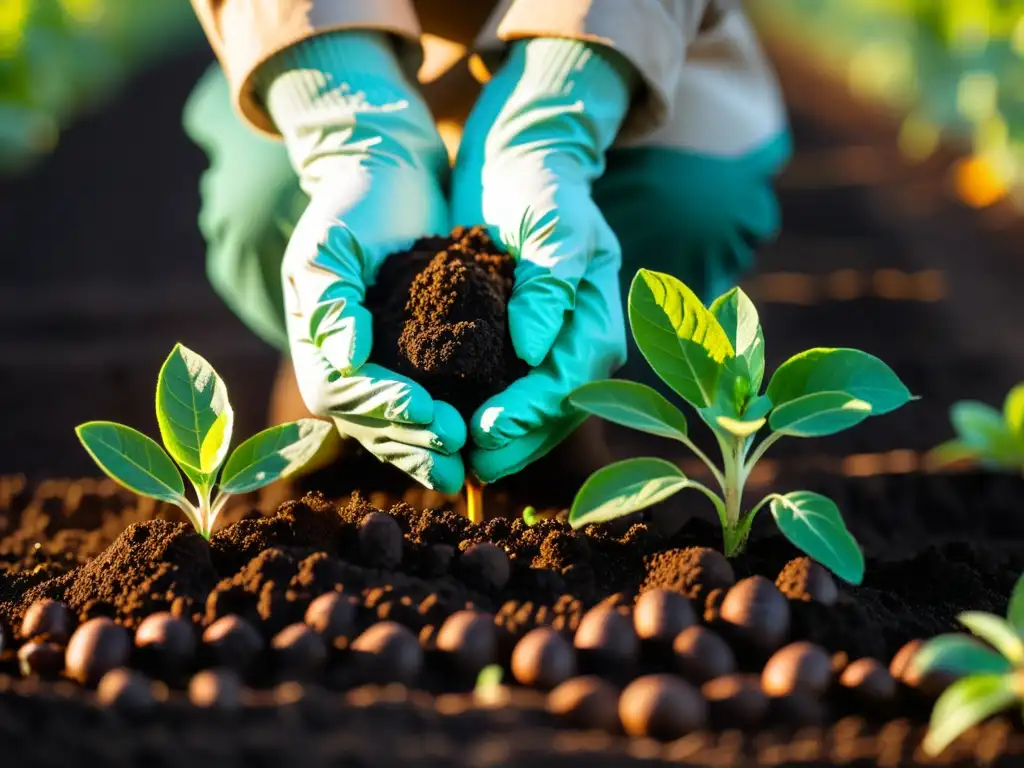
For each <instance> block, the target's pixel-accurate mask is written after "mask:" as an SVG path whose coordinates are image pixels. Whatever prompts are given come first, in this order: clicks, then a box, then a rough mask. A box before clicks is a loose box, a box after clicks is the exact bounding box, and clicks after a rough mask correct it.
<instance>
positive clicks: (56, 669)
mask: <svg viewBox="0 0 1024 768" xmlns="http://www.w3.org/2000/svg"><path fill="white" fill-rule="evenodd" d="M18 668H19V669H20V670H21V674H22V675H24V676H25V677H38V678H41V679H43V680H52V679H53V678H55V677H57V675H59V674H60V672H61V670H62V669H64V649H63V648H62V647H61V646H59V645H57V644H56V643H47V642H45V641H43V640H29V641H28V642H27V643H25V644H24V645H22V646H21V647H20V648H19V649H18Z"/></svg>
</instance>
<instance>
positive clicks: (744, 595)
mask: <svg viewBox="0 0 1024 768" xmlns="http://www.w3.org/2000/svg"><path fill="white" fill-rule="evenodd" d="M719 615H720V616H721V619H722V620H723V621H725V622H727V623H728V624H731V625H732V627H733V629H734V630H735V631H736V633H737V635H738V636H739V638H740V639H742V640H743V641H744V642H745V643H747V644H748V645H750V646H751V647H754V648H757V649H758V650H760V651H762V652H764V653H771V652H772V651H774V650H776V649H777V648H778V647H779V646H780V645H782V643H784V642H785V640H786V636H787V635H788V634H789V603H788V602H787V601H786V598H785V597H784V596H783V594H782V593H781V592H779V590H778V589H777V588H776V586H775V585H774V584H772V583H771V582H770V581H769V580H768V579H766V578H765V577H764V576H749V577H747V578H745V579H742V580H741V581H738V582H736V584H735V585H734V586H733V587H731V588H730V589H729V591H728V592H727V593H726V595H725V599H724V600H723V601H722V607H721V610H720V611H719Z"/></svg>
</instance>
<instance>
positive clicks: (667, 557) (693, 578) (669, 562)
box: [641, 547, 736, 602]
mask: <svg viewBox="0 0 1024 768" xmlns="http://www.w3.org/2000/svg"><path fill="white" fill-rule="evenodd" d="M646 565H647V576H646V579H645V580H644V583H643V585H642V586H641V591H642V592H644V591H647V590H649V589H656V588H658V587H661V588H663V589H667V590H671V591H672V592H678V593H679V594H681V595H683V596H684V597H688V598H689V599H691V600H697V601H698V602H699V601H703V600H704V599H705V597H706V596H707V594H708V593H709V592H711V591H712V590H715V589H728V588H729V587H731V586H732V585H733V584H735V583H736V574H735V572H734V571H733V569H732V565H730V564H729V561H728V560H727V559H726V558H725V555H723V554H722V553H721V552H719V551H718V550H715V549H711V548H710V547H685V548H683V549H667V550H665V551H663V552H659V553H657V554H655V555H653V556H651V557H649V558H648V559H647V563H646Z"/></svg>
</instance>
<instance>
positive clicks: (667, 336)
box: [568, 269, 914, 584]
mask: <svg viewBox="0 0 1024 768" xmlns="http://www.w3.org/2000/svg"><path fill="white" fill-rule="evenodd" d="M629 323H630V328H631V329H632V332H633V338H634V339H636V343H637V346H638V347H639V348H640V351H641V353H642V354H643V356H644V357H645V358H646V359H647V362H648V363H649V364H650V366H651V368H652V369H653V370H654V372H655V373H656V374H657V375H658V376H659V377H660V378H661V379H662V380H663V381H664V382H665V383H666V384H667V385H668V386H669V387H671V388H672V389H673V390H674V391H675V392H676V393H677V394H678V395H679V396H680V397H682V398H683V400H685V401H686V402H687V403H689V404H690V405H691V406H692V407H693V408H695V409H696V410H697V413H698V414H699V415H700V417H701V419H702V420H703V421H704V422H705V423H706V424H707V425H708V426H709V427H710V429H711V431H712V432H713V433H714V436H715V438H716V439H717V442H718V445H719V447H720V448H721V452H722V467H721V468H719V467H718V466H716V465H715V464H714V463H712V461H711V460H710V459H709V458H708V456H707V455H706V454H705V453H704V452H703V451H701V450H700V449H699V448H698V447H697V446H696V445H695V444H694V443H693V442H692V441H691V439H690V437H689V434H688V432H687V422H686V417H685V416H684V415H683V413H682V411H680V410H679V409H678V408H677V407H676V406H674V405H673V404H672V403H670V402H669V401H668V400H667V399H666V398H665V397H664V396H662V395H661V394H660V393H659V392H657V391H656V390H654V389H652V388H651V387H648V386H645V385H643V384H638V383H636V382H632V381H618V380H612V381H597V382H591V383H589V384H585V385H584V386H582V387H579V388H578V389H576V390H574V391H573V392H572V393H571V394H570V395H569V398H568V399H569V402H570V403H571V404H572V405H573V406H575V407H576V408H578V409H580V410H582V411H585V412H588V413H591V414H593V415H596V416H600V417H602V418H604V419H607V420H608V421H612V422H615V423H616V424H621V425H624V426H627V427H631V428H633V429H638V430H641V431H643V432H649V433H651V434H654V435H658V436H660V437H667V438H670V439H674V440H678V441H680V442H681V443H683V444H684V445H686V446H687V447H688V448H689V449H690V450H691V451H693V452H694V453H695V454H696V455H697V456H698V457H699V458H700V459H701V461H703V462H704V464H706V465H707V467H708V469H709V470H710V471H711V475H712V476H713V478H714V480H715V482H716V483H717V485H718V487H719V490H720V491H721V493H720V494H719V493H716V492H714V491H712V490H711V489H710V488H708V487H707V486H706V485H704V484H703V483H700V482H697V481H696V480H694V479H692V478H689V477H687V476H686V475H684V474H683V472H682V471H681V470H680V469H679V468H678V467H677V466H675V465H674V464H672V463H670V462H668V461H664V460H662V459H654V458H634V459H627V460H625V461H621V462H618V463H615V464H611V465H609V466H607V467H604V468H602V469H600V470H598V471H597V472H595V473H594V474H593V475H591V476H590V478H588V479H587V481H586V482H585V483H584V484H583V486H582V487H581V488H580V490H579V493H577V495H576V499H575V501H574V502H573V505H572V509H571V510H570V512H569V522H570V524H571V525H572V526H573V527H574V528H579V527H581V526H584V525H588V524H590V523H600V522H605V521H607V520H612V519H614V518H617V517H621V516H622V515H626V514H629V513H631V512H635V511H637V510H639V509H643V508H645V507H649V506H651V505H652V504H656V503H657V502H659V501H662V500H664V499H666V498H667V497H669V496H671V495H672V494H674V493H677V492H678V491H681V490H683V489H684V488H695V489H696V490H698V491H700V492H701V493H703V494H704V495H706V496H707V497H708V498H709V499H710V500H711V503H712V504H713V505H714V507H715V510H716V511H717V513H718V517H719V520H721V523H722V534H723V539H724V549H725V554H726V556H728V557H733V556H735V555H737V554H739V553H740V552H742V551H743V547H744V544H745V543H746V540H747V536H748V534H749V532H750V526H751V524H752V523H753V522H754V518H755V516H756V515H757V513H758V512H759V511H760V510H761V508H762V507H764V506H765V505H767V506H768V507H769V509H770V510H771V513H772V516H773V517H774V518H775V522H776V524H777V525H778V526H779V529H780V530H781V531H782V533H783V534H784V535H785V536H786V538H788V539H789V540H790V541H791V542H792V543H793V544H794V545H795V546H796V547H797V548H798V549H800V550H802V551H804V552H805V553H807V554H808V555H810V556H811V557H812V558H814V559H815V560H817V561H818V562H820V563H821V564H822V565H824V566H826V567H828V568H829V569H831V570H832V571H833V572H834V573H835V574H836V575H837V576H839V577H840V578H843V579H845V580H846V581H849V582H851V583H853V584H859V583H860V581H861V579H862V578H863V576H864V556H863V554H862V553H861V551H860V547H859V546H858V545H857V542H856V541H855V540H854V538H853V536H851V535H850V533H849V531H848V530H847V529H846V525H845V524H844V523H843V518H842V516H841V515H840V514H839V509H838V507H837V506H836V504H835V502H833V501H832V500H831V499H828V498H827V497H825V496H822V495H820V494H817V493H812V492H811V491H792V492H790V493H786V494H780V493H772V494H769V495H768V496H766V497H765V498H763V499H761V501H759V502H758V503H757V504H755V505H754V507H753V508H751V509H750V510H749V511H748V512H744V511H743V489H744V486H745V484H746V482H747V479H748V478H749V477H750V473H751V471H752V470H753V468H754V466H755V465H756V464H757V462H758V461H759V460H760V459H761V457H762V456H764V454H765V452H766V451H767V450H768V449H769V448H770V447H771V446H772V445H773V444H774V443H775V442H776V441H777V440H779V439H780V438H782V437H785V436H791V437H820V436H822V435H831V434H834V433H836V432H840V431H842V430H844V429H847V428H849V427H852V426H854V425H855V424H859V423H860V422H862V421H864V419H866V418H867V417H868V416H872V415H879V414H883V413H889V412H890V411H893V410H895V409H897V408H899V407H900V406H902V405H904V404H905V403H907V402H909V401H910V400H912V399H914V398H913V396H912V395H911V394H910V392H909V391H908V390H907V388H906V387H905V386H904V385H903V383H902V382H901V381H900V380H899V378H898V377H897V376H896V374H895V373H893V372H892V370H891V369H890V368H889V367H888V366H887V365H886V364H885V363H883V362H882V361H881V360H879V359H878V358H876V357H873V356H871V355H869V354H867V353H865V352H860V351H858V350H856V349H833V348H816V349H809V350H807V351H806V352H801V353H800V354H798V355H795V356H794V357H792V358H790V359H789V360H787V361H786V362H785V363H784V364H783V365H782V366H781V367H779V369H778V370H777V371H775V373H774V375H773V376H772V377H771V381H770V382H769V383H768V388H767V390H766V391H765V393H764V394H761V393H760V390H761V383H762V380H763V378H764V334H763V333H762V331H761V324H760V321H759V320H758V316H757V310H756V309H755V308H754V304H753V303H752V302H751V301H750V299H749V298H748V297H747V295H746V294H745V293H743V291H742V290H740V289H739V288H734V289H732V290H731V291H729V292H728V293H725V294H723V295H722V296H720V297H718V298H717V299H716V300H715V301H714V303H713V304H712V305H711V307H710V309H709V308H706V307H705V306H704V305H703V304H702V303H701V301H700V299H698V298H697V296H696V295H695V294H694V293H693V291H691V290H690V289H689V288H687V287H686V286H685V285H684V284H683V283H682V282H680V281H679V280H677V279H675V278H674V277H671V276H669V275H665V274H661V273H659V272H651V271H648V270H644V269H642V270H640V272H638V273H637V275H636V277H635V278H634V279H633V284H632V286H631V288H630V291H629ZM766 426H767V427H769V428H770V429H771V430H772V431H771V433H770V434H768V435H767V436H765V437H764V438H763V439H762V440H761V441H760V442H758V443H756V445H755V440H756V438H757V435H758V433H760V432H761V431H762V429H763V428H764V427H766Z"/></svg>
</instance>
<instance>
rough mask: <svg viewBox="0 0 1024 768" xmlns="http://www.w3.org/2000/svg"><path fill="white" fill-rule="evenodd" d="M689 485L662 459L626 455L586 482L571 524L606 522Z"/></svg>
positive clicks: (573, 507) (570, 519) (580, 525)
mask: <svg viewBox="0 0 1024 768" xmlns="http://www.w3.org/2000/svg"><path fill="white" fill-rule="evenodd" d="M689 485H690V481H689V480H688V479H687V478H686V475H684V474H683V473H682V471H681V470H680V469H679V467H677V466H676V465H675V464H671V463H669V462H667V461H664V460H663V459H647V458H639V459H626V460H625V461H620V462H618V463H616V464H609V465H608V466H607V467H603V468H601V469H599V470H598V471H597V472H595V473H594V474H592V475H591V476H590V477H589V478H587V481H586V482H585V483H583V486H582V487H581V488H580V490H579V492H577V494H576V498H575V500H574V501H573V503H572V509H570V510H569V524H570V525H571V526H572V527H573V528H581V527H582V526H584V525H590V524H591V523H604V522H607V521H609V520H614V519H615V518H617V517H622V516H623V515H628V514H629V513H630V512H636V511H637V510H640V509H644V508H646V507H649V506H651V505H652V504H657V503H658V502H659V501H662V500H663V499H667V498H668V497H669V496H671V495H672V494H674V493H677V492H679V491H681V490H682V489H683V488H686V487H687V486H689Z"/></svg>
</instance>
